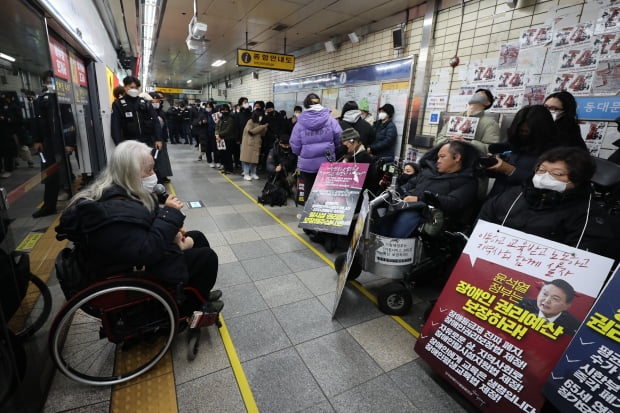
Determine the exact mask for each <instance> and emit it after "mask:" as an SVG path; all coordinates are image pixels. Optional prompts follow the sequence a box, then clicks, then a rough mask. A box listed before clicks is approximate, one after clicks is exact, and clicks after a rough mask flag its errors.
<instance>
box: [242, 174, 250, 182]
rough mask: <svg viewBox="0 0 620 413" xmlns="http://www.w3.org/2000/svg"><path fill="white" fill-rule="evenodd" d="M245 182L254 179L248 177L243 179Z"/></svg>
mask: <svg viewBox="0 0 620 413" xmlns="http://www.w3.org/2000/svg"><path fill="white" fill-rule="evenodd" d="M243 180H244V181H251V180H252V177H251V176H250V175H246V176H244V177H243Z"/></svg>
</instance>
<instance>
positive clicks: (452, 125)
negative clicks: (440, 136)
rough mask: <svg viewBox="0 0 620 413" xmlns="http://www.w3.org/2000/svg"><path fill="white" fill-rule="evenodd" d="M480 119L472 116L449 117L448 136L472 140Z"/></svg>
mask: <svg viewBox="0 0 620 413" xmlns="http://www.w3.org/2000/svg"><path fill="white" fill-rule="evenodd" d="M479 121H480V118H477V117H473V116H450V119H449V120H448V131H447V132H446V135H448V136H461V137H463V138H464V139H474V136H476V129H477V128H478V122H479Z"/></svg>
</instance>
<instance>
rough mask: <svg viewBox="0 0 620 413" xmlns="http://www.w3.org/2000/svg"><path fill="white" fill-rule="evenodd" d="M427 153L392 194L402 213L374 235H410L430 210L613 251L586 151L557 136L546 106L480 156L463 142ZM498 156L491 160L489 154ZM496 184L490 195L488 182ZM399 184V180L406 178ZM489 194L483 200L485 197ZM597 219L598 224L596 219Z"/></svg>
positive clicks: (530, 109)
mask: <svg viewBox="0 0 620 413" xmlns="http://www.w3.org/2000/svg"><path fill="white" fill-rule="evenodd" d="M443 142H444V143H440V144H439V145H437V146H436V147H434V148H433V149H431V150H430V151H428V152H427V153H426V154H425V155H424V156H423V157H422V159H421V160H420V162H419V166H417V171H416V172H415V173H414V174H413V176H412V177H411V176H410V175H408V176H406V177H405V178H406V182H405V183H404V184H403V185H401V186H399V187H398V188H396V192H398V194H399V195H400V198H401V201H404V202H405V203H408V205H407V207H404V208H402V209H400V210H398V212H397V213H395V214H392V215H390V214H388V215H387V216H386V217H384V218H383V220H382V221H381V224H380V228H379V230H378V232H379V233H380V234H381V235H386V236H390V237H394V238H406V237H409V236H411V235H412V234H414V233H415V231H416V229H418V228H420V224H421V223H422V222H423V221H424V219H425V215H424V214H423V213H422V212H421V210H422V208H424V207H426V206H427V205H431V206H433V207H436V208H438V209H440V210H441V211H442V212H443V213H444V215H445V217H446V218H448V217H450V216H452V217H458V218H461V217H462V216H463V215H464V214H466V212H467V211H472V210H473V211H479V213H478V214H476V213H473V214H472V215H471V216H472V218H473V219H472V221H475V217H476V215H477V217H478V219H482V220H485V221H488V222H491V223H495V224H499V225H505V226H508V227H510V228H514V229H517V230H520V231H523V232H526V233H530V234H533V235H537V236H540V237H543V238H547V239H550V240H553V241H556V242H560V243H563V244H566V245H569V246H572V247H576V248H580V249H585V250H589V251H592V252H595V253H599V254H601V255H605V256H609V257H610V258H613V259H616V260H617V259H618V258H620V251H618V248H617V247H612V246H610V245H611V244H614V243H610V242H605V240H603V242H601V241H602V240H601V237H603V238H604V237H605V236H607V237H608V238H609V239H608V240H607V241H609V240H610V239H612V238H613V239H617V233H616V230H615V228H614V225H613V223H612V224H611V228H605V231H604V232H605V234H604V235H602V232H603V231H601V228H600V227H601V225H600V224H601V222H605V221H606V220H607V219H608V218H610V217H609V216H604V215H608V214H606V213H605V212H601V210H600V209H599V210H598V211H597V210H596V208H595V203H594V201H593V190H592V187H591V180H592V177H593V175H594V173H595V170H596V164H595V162H594V159H593V158H592V157H591V156H590V154H589V152H588V151H587V149H585V148H583V147H582V146H573V145H572V144H570V143H566V140H563V139H562V137H561V136H558V133H557V129H556V126H555V124H554V119H553V117H552V116H551V113H550V111H549V110H548V109H547V108H546V107H544V106H543V105H535V106H527V107H525V108H523V109H521V110H520V111H519V112H518V113H517V114H516V116H515V119H514V122H513V123H512V125H511V126H510V128H509V130H508V139H507V141H506V142H505V143H496V144H491V145H489V153H486V154H483V153H481V152H480V149H479V148H476V147H475V146H474V145H472V144H471V143H469V142H466V141H464V140H463V139H459V138H458V137H457V138H456V139H449V140H448V141H447V142H446V141H443ZM491 152H495V153H491ZM488 178H494V184H493V186H492V188H491V189H490V191H486V190H485V191H484V192H483V193H480V192H479V191H478V187H479V185H482V186H484V188H485V189H486V185H487V183H486V180H488ZM403 179H404V178H403ZM487 192H488V194H487ZM601 214H602V215H603V216H601Z"/></svg>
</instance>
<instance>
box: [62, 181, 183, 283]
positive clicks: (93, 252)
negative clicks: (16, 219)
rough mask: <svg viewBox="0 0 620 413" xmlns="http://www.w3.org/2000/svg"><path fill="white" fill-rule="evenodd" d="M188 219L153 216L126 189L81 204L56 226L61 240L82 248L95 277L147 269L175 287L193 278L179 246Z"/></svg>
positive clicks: (165, 213) (171, 212) (170, 211)
mask: <svg viewBox="0 0 620 413" xmlns="http://www.w3.org/2000/svg"><path fill="white" fill-rule="evenodd" d="M184 219H185V217H184V216H183V214H182V213H181V212H180V211H178V210H176V209H174V208H170V207H163V208H158V209H157V210H155V211H154V212H151V211H149V210H148V209H147V208H146V207H145V206H144V205H143V204H142V203H140V202H139V201H137V200H135V199H132V198H130V197H129V196H128V195H127V192H126V191H125V190H124V189H123V188H121V187H119V186H112V187H110V188H109V189H107V190H106V191H104V193H103V196H102V197H101V199H100V200H98V201H92V200H86V199H82V200H79V201H77V202H76V203H75V204H73V205H71V206H70V207H69V208H67V209H66V210H65V212H64V213H63V214H62V216H61V218H60V225H58V226H57V227H56V232H57V235H56V238H58V239H60V240H62V239H69V240H71V241H73V242H74V243H75V244H76V245H77V246H78V247H79V248H82V249H83V251H84V253H85V255H86V257H87V261H88V264H89V270H90V271H92V272H93V273H94V274H95V275H96V276H104V275H109V274H114V273H117V272H119V271H125V270H127V269H130V268H131V267H133V266H145V267H146V270H147V271H148V272H149V273H151V274H153V275H155V276H156V277H157V278H159V279H161V280H162V281H165V282H167V283H170V284H173V285H174V284H178V283H179V282H187V280H188V277H189V275H188V273H187V267H186V264H185V260H184V258H183V252H182V251H181V249H180V248H179V246H178V245H177V244H176V243H175V242H174V238H175V236H176V234H177V233H178V231H179V229H180V228H181V227H182V226H183V220H184Z"/></svg>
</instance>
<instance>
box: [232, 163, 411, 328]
mask: <svg viewBox="0 0 620 413" xmlns="http://www.w3.org/2000/svg"><path fill="white" fill-rule="evenodd" d="M220 174H221V175H222V176H223V177H224V179H226V180H227V181H228V182H229V183H230V184H231V185H232V186H234V187H235V188H237V190H238V191H239V192H241V193H242V194H243V195H245V196H246V197H247V198H248V199H250V201H252V202H253V203H254V204H256V205H257V206H258V207H259V208H260V209H262V210H263V211H265V213H266V214H267V215H269V216H270V217H271V218H273V219H274V220H275V221H276V222H277V223H278V224H280V225H281V226H283V227H284V228H285V229H286V230H287V231H288V232H290V233H291V234H292V235H293V236H294V237H295V238H297V239H298V240H299V241H300V242H301V243H302V244H304V245H305V246H306V247H308V249H310V251H312V252H314V253H315V254H316V255H317V256H318V257H319V258H320V259H322V260H323V261H325V262H326V263H327V265H329V266H330V267H331V268H334V263H333V262H332V261H331V260H330V259H329V258H327V257H326V256H325V255H323V254H321V252H320V251H319V250H317V249H316V248H314V246H312V245H311V244H310V243H309V242H308V241H306V240H305V239H303V238H302V237H301V236H300V235H299V234H298V233H296V232H295V231H293V229H292V228H291V227H289V226H288V225H286V224H285V223H284V222H282V220H281V219H280V218H278V217H277V216H275V215H274V214H273V213H272V212H271V211H270V210H268V209H267V208H265V206H263V205H262V204H259V203H258V202H257V201H256V199H254V197H253V196H252V195H250V194H248V193H247V192H246V191H245V190H244V189H243V188H241V187H240V186H239V185H237V183H236V182H234V181H233V180H231V179H230V178H229V177H228V176H226V175H225V174H223V173H221V172H220ZM350 282H351V284H352V285H353V286H354V287H355V288H357V289H358V290H359V291H360V292H361V293H362V294H363V295H364V296H366V298H368V299H369V300H370V301H372V302H373V303H374V304H375V305H377V304H378V301H377V297H375V296H374V295H372V293H371V292H370V291H368V290H367V289H366V288H364V287H362V284H360V283H358V282H357V281H350ZM390 317H392V319H393V320H394V321H396V322H397V323H398V324H400V326H401V327H402V328H404V329H405V330H406V331H407V332H408V333H409V334H411V335H412V336H414V337H415V338H418V337H420V332H419V331H417V330H416V329H415V328H413V327H411V325H409V324H408V323H407V322H406V321H405V320H403V319H402V318H401V317H399V316H397V315H391V316H390Z"/></svg>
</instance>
